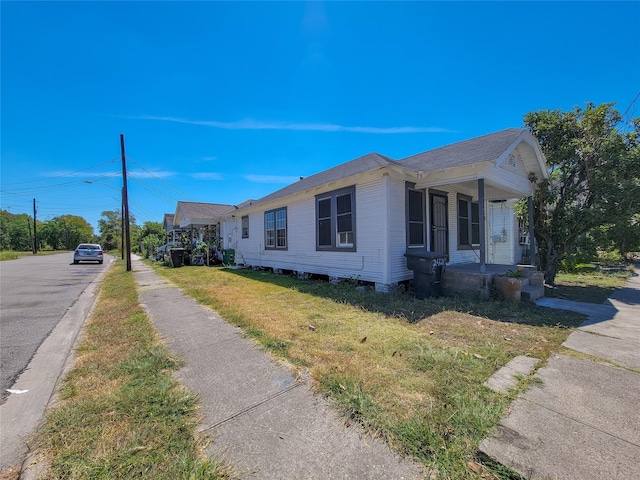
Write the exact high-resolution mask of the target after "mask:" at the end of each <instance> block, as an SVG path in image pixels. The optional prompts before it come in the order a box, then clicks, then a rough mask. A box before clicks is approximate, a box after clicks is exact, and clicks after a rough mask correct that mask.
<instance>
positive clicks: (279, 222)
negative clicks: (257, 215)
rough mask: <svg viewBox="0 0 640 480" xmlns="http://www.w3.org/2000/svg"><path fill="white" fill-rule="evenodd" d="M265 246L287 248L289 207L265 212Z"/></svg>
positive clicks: (267, 247)
mask: <svg viewBox="0 0 640 480" xmlns="http://www.w3.org/2000/svg"><path fill="white" fill-rule="evenodd" d="M264 248H265V249H283V250H284V249H286V248H287V207H283V208H278V209H276V210H269V211H268V212H265V213H264Z"/></svg>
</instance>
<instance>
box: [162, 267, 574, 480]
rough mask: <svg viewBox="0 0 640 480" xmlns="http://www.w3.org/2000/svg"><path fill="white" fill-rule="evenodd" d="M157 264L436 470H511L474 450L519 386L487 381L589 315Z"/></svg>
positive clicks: (547, 351) (549, 346)
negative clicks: (502, 389)
mask: <svg viewBox="0 0 640 480" xmlns="http://www.w3.org/2000/svg"><path fill="white" fill-rule="evenodd" d="M155 268H156V271H157V272H158V273H160V274H162V275H164V276H166V277H167V278H169V279H170V280H171V281H173V282H174V283H176V284H177V285H179V286H180V287H182V288H184V289H185V291H186V292H187V293H188V294H190V295H191V296H193V297H194V298H196V299H197V300H198V301H199V302H200V303H202V304H205V305H208V306H210V307H211V308H212V309H213V310H215V311H216V312H217V313H218V314H220V315H221V316H222V317H223V318H225V320H227V321H228V322H230V323H232V324H235V325H237V326H239V327H241V328H242V329H243V331H244V333H245V335H247V336H249V337H252V338H253V339H254V340H255V341H256V342H258V343H259V344H261V345H262V346H263V348H264V349H265V350H267V351H269V352H270V353H271V354H272V355H274V356H276V357H277V358H279V359H282V360H285V361H287V362H288V363H289V364H290V365H292V367H293V368H294V370H295V371H296V372H297V373H298V374H299V375H301V376H302V375H304V376H308V377H309V378H311V380H312V382H313V383H314V385H315V387H316V389H317V390H318V391H319V392H321V393H322V394H324V395H326V396H327V397H328V398H330V399H331V400H332V402H333V404H334V405H335V407H336V408H337V409H338V410H339V411H340V412H341V413H342V414H343V416H344V419H345V420H344V421H345V424H347V425H350V424H352V423H358V424H361V425H362V426H364V427H365V428H366V429H368V430H369V432H371V433H372V434H373V435H375V436H378V437H382V438H384V439H386V440H387V441H388V442H389V444H390V445H391V446H392V447H393V448H394V449H396V450H397V451H398V452H400V453H403V454H406V455H410V456H411V457H413V458H415V459H417V460H418V461H420V462H422V463H423V464H424V465H425V467H426V470H427V471H428V472H433V473H435V474H436V475H437V478H481V477H480V475H482V474H488V475H494V478H508V477H507V476H506V474H504V473H503V472H499V473H496V472H497V470H496V469H495V468H493V467H491V468H489V467H486V466H482V465H481V464H480V463H477V462H480V460H479V459H477V458H476V452H477V446H478V444H479V442H480V440H481V439H482V438H483V437H485V436H486V435H488V434H489V431H490V429H491V428H492V427H493V426H495V425H496V423H497V421H498V420H499V418H500V416H501V415H502V413H503V412H504V411H505V410H506V408H507V407H508V405H509V404H510V403H511V401H512V400H513V398H514V396H515V392H514V393H513V394H511V395H501V394H498V393H495V392H493V391H491V390H488V389H487V388H485V387H484V386H483V383H484V382H485V381H486V380H487V379H488V378H489V377H490V376H491V375H492V374H493V373H495V372H496V371H497V370H498V369H499V368H500V367H502V366H503V365H505V364H506V363H507V362H508V361H510V360H511V359H512V358H514V357H515V356H517V355H531V356H534V357H537V358H540V359H541V360H542V361H543V362H544V361H546V359H547V358H548V357H549V356H550V355H551V354H553V353H555V352H557V351H559V349H560V346H561V344H562V342H563V341H564V340H565V339H566V337H567V336H568V335H569V333H570V332H571V331H572V329H573V328H574V327H576V326H577V325H579V324H580V323H581V322H582V321H583V320H584V316H582V315H579V314H571V313H567V312H563V313H562V314H559V313H558V312H557V311H554V310H551V309H546V308H538V307H535V306H534V305H530V304H525V303H523V304H520V305H513V304H506V303H502V302H497V301H487V302H477V301H469V300H465V299H462V298H437V299H429V300H425V301H422V300H416V299H415V298H413V297H411V296H408V295H404V294H402V293H400V292H392V293H390V294H378V293H375V292H373V291H357V290H356V289H355V285H354V284H352V283H349V282H344V283H340V284H337V285H333V284H329V283H326V282H319V281H304V280H300V279H298V278H295V277H292V276H286V275H274V274H271V273H266V272H259V271H251V270H233V269H226V268H206V267H183V268H176V269H171V268H166V267H162V266H158V265H156V266H155ZM527 381H529V380H528V379H525V380H524V382H523V383H524V384H526V383H527ZM470 462H471V463H470ZM470 464H472V465H473V466H474V468H470V466H469V465H470ZM476 470H479V471H480V473H478V472H476ZM485 478H486V477H485Z"/></svg>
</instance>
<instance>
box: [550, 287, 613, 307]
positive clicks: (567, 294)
mask: <svg viewBox="0 0 640 480" xmlns="http://www.w3.org/2000/svg"><path fill="white" fill-rule="evenodd" d="M615 290H616V288H615V287H602V286H587V285H562V284H557V285H556V286H555V287H553V288H550V287H545V289H544V294H545V296H547V297H552V298H561V299H563V300H573V301H574V302H586V303H598V304H601V303H604V301H605V300H606V299H607V298H609V297H610V296H611V294H612V293H613V292H614V291H615Z"/></svg>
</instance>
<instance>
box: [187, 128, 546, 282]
mask: <svg viewBox="0 0 640 480" xmlns="http://www.w3.org/2000/svg"><path fill="white" fill-rule="evenodd" d="M547 175H548V172H547V168H546V165H545V161H544V157H543V155H542V152H541V150H540V147H539V144H538V142H537V140H536V139H535V138H534V137H533V136H532V135H531V134H530V133H529V132H527V131H526V130H522V129H507V130H503V131H499V132H496V133H492V134H489V135H484V136H481V137H477V138H473V139H471V140H467V141H463V142H459V143H455V144H452V145H448V146H445V147H441V148H437V149H435V150H430V151H427V152H424V153H420V154H417V155H413V156H411V157H408V158H405V159H402V160H398V161H397V160H393V159H390V158H387V157H384V156H382V155H379V154H377V153H370V154H368V155H365V156H363V157H360V158H357V159H355V160H352V161H350V162H347V163H343V164H341V165H338V166H336V167H333V168H331V169H328V170H325V171H323V172H320V173H317V174H315V175H312V176H309V177H306V178H302V179H301V180H300V181H298V182H296V183H293V184H291V185H289V186H287V187H285V188H282V189H281V190H278V191H276V192H274V193H272V194H270V195H267V196H265V197H263V198H261V199H259V200H255V201H248V202H245V203H244V204H243V205H241V206H239V207H238V208H237V209H234V211H233V212H230V213H228V214H227V215H226V217H225V219H224V221H223V222H222V224H223V226H222V229H223V230H224V231H225V232H226V235H225V238H224V240H225V244H226V245H225V248H233V249H235V262H236V263H237V264H240V265H246V266H252V267H267V268H273V269H276V270H289V271H293V272H297V273H298V274H299V275H306V274H317V275H327V276H329V277H338V278H353V279H358V280H362V281H367V282H373V283H375V286H376V290H378V291H387V290H388V288H389V287H390V286H392V285H395V284H397V283H398V282H401V281H405V280H409V279H411V278H412V277H413V272H412V271H411V270H408V269H407V263H406V257H405V253H406V252H407V251H412V250H413V251H424V250H426V251H431V252H440V253H443V254H446V255H447V258H448V265H459V264H476V265H477V266H478V268H479V270H480V271H484V269H485V268H486V266H487V265H492V264H493V265H509V266H513V265H515V264H517V263H520V262H521V259H522V256H523V248H524V246H523V243H527V241H528V238H533V235H531V233H532V232H530V231H525V232H523V231H521V228H520V227H519V224H518V220H517V218H516V215H515V211H514V205H515V203H516V202H518V201H519V200H521V199H522V198H526V197H529V198H530V197H532V195H533V193H534V188H535V185H534V183H532V182H531V178H532V176H535V177H536V178H543V177H547ZM529 204H531V202H529ZM177 217H178V213H177V212H176V218H177ZM531 223H532V222H531ZM227 236H228V238H227Z"/></svg>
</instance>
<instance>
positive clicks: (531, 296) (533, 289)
mask: <svg viewBox="0 0 640 480" xmlns="http://www.w3.org/2000/svg"><path fill="white" fill-rule="evenodd" d="M542 297H544V287H542V286H534V285H528V286H526V287H522V292H521V294H520V298H522V299H523V300H531V301H534V300H538V299H539V298H542Z"/></svg>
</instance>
